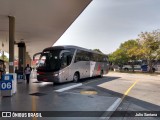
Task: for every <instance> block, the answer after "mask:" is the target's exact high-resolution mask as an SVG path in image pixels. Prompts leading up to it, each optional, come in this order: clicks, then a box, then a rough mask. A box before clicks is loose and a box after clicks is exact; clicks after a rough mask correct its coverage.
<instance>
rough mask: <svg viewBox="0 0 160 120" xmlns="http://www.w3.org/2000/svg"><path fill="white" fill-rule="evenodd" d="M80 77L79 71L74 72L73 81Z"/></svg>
mask: <svg viewBox="0 0 160 120" xmlns="http://www.w3.org/2000/svg"><path fill="white" fill-rule="evenodd" d="M79 79H80V76H79V72H75V73H74V75H73V82H78V81H79Z"/></svg>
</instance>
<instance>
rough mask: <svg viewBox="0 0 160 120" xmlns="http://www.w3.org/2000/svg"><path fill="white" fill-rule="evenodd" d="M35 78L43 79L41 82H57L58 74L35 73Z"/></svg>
mask: <svg viewBox="0 0 160 120" xmlns="http://www.w3.org/2000/svg"><path fill="white" fill-rule="evenodd" d="M37 80H38V81H43V82H55V83H59V75H58V74H53V75H51V74H48V75H46V74H44V75H37Z"/></svg>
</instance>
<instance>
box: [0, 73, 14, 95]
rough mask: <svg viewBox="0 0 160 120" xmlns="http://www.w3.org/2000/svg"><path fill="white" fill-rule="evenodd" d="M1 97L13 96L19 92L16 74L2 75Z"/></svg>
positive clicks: (0, 84) (0, 83)
mask: <svg viewBox="0 0 160 120" xmlns="http://www.w3.org/2000/svg"><path fill="white" fill-rule="evenodd" d="M0 89H1V96H12V95H13V94H15V93H16V91H17V75H16V74H15V73H10V74H4V75H2V80H1V82H0Z"/></svg>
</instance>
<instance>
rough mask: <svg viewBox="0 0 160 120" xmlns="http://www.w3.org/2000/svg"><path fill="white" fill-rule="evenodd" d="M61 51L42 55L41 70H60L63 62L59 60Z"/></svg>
mask: <svg viewBox="0 0 160 120" xmlns="http://www.w3.org/2000/svg"><path fill="white" fill-rule="evenodd" d="M60 52H61V50H54V51H47V52H44V53H42V54H41V56H40V59H39V64H38V67H39V68H40V70H43V71H44V70H45V71H57V70H59V69H60V66H61V60H60V58H59V54H60Z"/></svg>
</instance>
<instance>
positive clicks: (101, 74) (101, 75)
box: [100, 70, 104, 78]
mask: <svg viewBox="0 0 160 120" xmlns="http://www.w3.org/2000/svg"><path fill="white" fill-rule="evenodd" d="M103 74H104V73H103V70H101V73H100V77H101V78H102V77H103Z"/></svg>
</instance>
